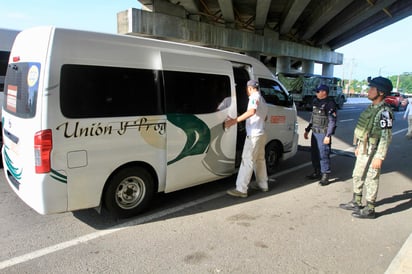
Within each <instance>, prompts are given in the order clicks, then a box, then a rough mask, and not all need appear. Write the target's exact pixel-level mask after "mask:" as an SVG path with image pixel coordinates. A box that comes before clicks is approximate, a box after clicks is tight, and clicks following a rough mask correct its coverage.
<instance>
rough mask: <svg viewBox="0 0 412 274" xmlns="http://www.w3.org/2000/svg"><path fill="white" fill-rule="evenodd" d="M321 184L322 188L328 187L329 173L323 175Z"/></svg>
mask: <svg viewBox="0 0 412 274" xmlns="http://www.w3.org/2000/svg"><path fill="white" fill-rule="evenodd" d="M319 184H320V185H321V186H327V185H328V184H329V175H328V174H327V173H322V178H321V179H320V182H319Z"/></svg>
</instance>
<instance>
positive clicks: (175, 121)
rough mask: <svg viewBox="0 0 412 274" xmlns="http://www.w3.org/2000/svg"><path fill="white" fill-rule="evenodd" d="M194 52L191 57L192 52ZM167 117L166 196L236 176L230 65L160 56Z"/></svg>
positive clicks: (233, 107)
mask: <svg viewBox="0 0 412 274" xmlns="http://www.w3.org/2000/svg"><path fill="white" fill-rule="evenodd" d="M188 54H190V53H188ZM161 56H162V66H163V79H164V91H165V106H166V114H167V141H166V143H167V146H166V147H167V175H166V178H167V179H166V187H165V192H170V191H174V190H178V189H183V188H186V187H190V186H194V185H197V184H201V183H205V182H209V181H213V180H216V179H219V178H222V177H223V176H228V175H231V174H233V173H234V172H235V146H236V130H232V129H228V130H225V129H224V128H223V122H224V121H225V119H226V118H227V117H228V116H231V117H236V99H235V98H236V97H235V95H234V94H235V88H234V80H233V74H232V72H233V70H232V66H231V64H230V62H227V61H224V60H220V59H215V58H205V57H198V56H196V55H194V53H191V55H182V54H175V53H161Z"/></svg>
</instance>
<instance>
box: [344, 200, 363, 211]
mask: <svg viewBox="0 0 412 274" xmlns="http://www.w3.org/2000/svg"><path fill="white" fill-rule="evenodd" d="M339 207H340V208H342V209H346V210H352V211H359V210H361V208H362V206H361V205H360V204H358V203H356V202H355V201H353V200H352V201H350V202H348V203H346V204H340V205H339Z"/></svg>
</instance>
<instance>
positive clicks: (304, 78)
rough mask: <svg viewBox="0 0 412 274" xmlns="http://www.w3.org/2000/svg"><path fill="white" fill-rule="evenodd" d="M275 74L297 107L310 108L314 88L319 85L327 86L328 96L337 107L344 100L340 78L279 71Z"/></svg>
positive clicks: (314, 94) (341, 104)
mask: <svg viewBox="0 0 412 274" xmlns="http://www.w3.org/2000/svg"><path fill="white" fill-rule="evenodd" d="M277 76H278V79H279V80H280V82H282V84H283V85H284V86H285V87H286V88H287V90H288V91H289V93H290V94H291V95H292V97H293V100H294V101H295V104H296V106H297V107H301V108H305V109H308V110H309V109H312V102H313V99H314V98H315V97H316V88H317V87H318V86H319V85H327V86H328V87H329V97H332V98H334V99H335V102H336V105H337V106H338V108H339V109H341V108H342V107H343V104H344V103H345V102H346V96H345V94H344V93H343V92H342V86H343V83H342V80H341V79H340V78H337V77H327V76H321V75H315V74H304V73H279V74H278V75H277Z"/></svg>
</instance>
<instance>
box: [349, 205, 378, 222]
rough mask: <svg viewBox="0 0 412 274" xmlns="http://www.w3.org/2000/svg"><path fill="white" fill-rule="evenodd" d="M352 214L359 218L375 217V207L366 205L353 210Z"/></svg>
mask: <svg viewBox="0 0 412 274" xmlns="http://www.w3.org/2000/svg"><path fill="white" fill-rule="evenodd" d="M352 216H353V217H355V218H359V219H375V217H376V216H375V209H374V208H369V207H367V206H365V207H364V208H362V209H361V210H359V211H355V212H352Z"/></svg>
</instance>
